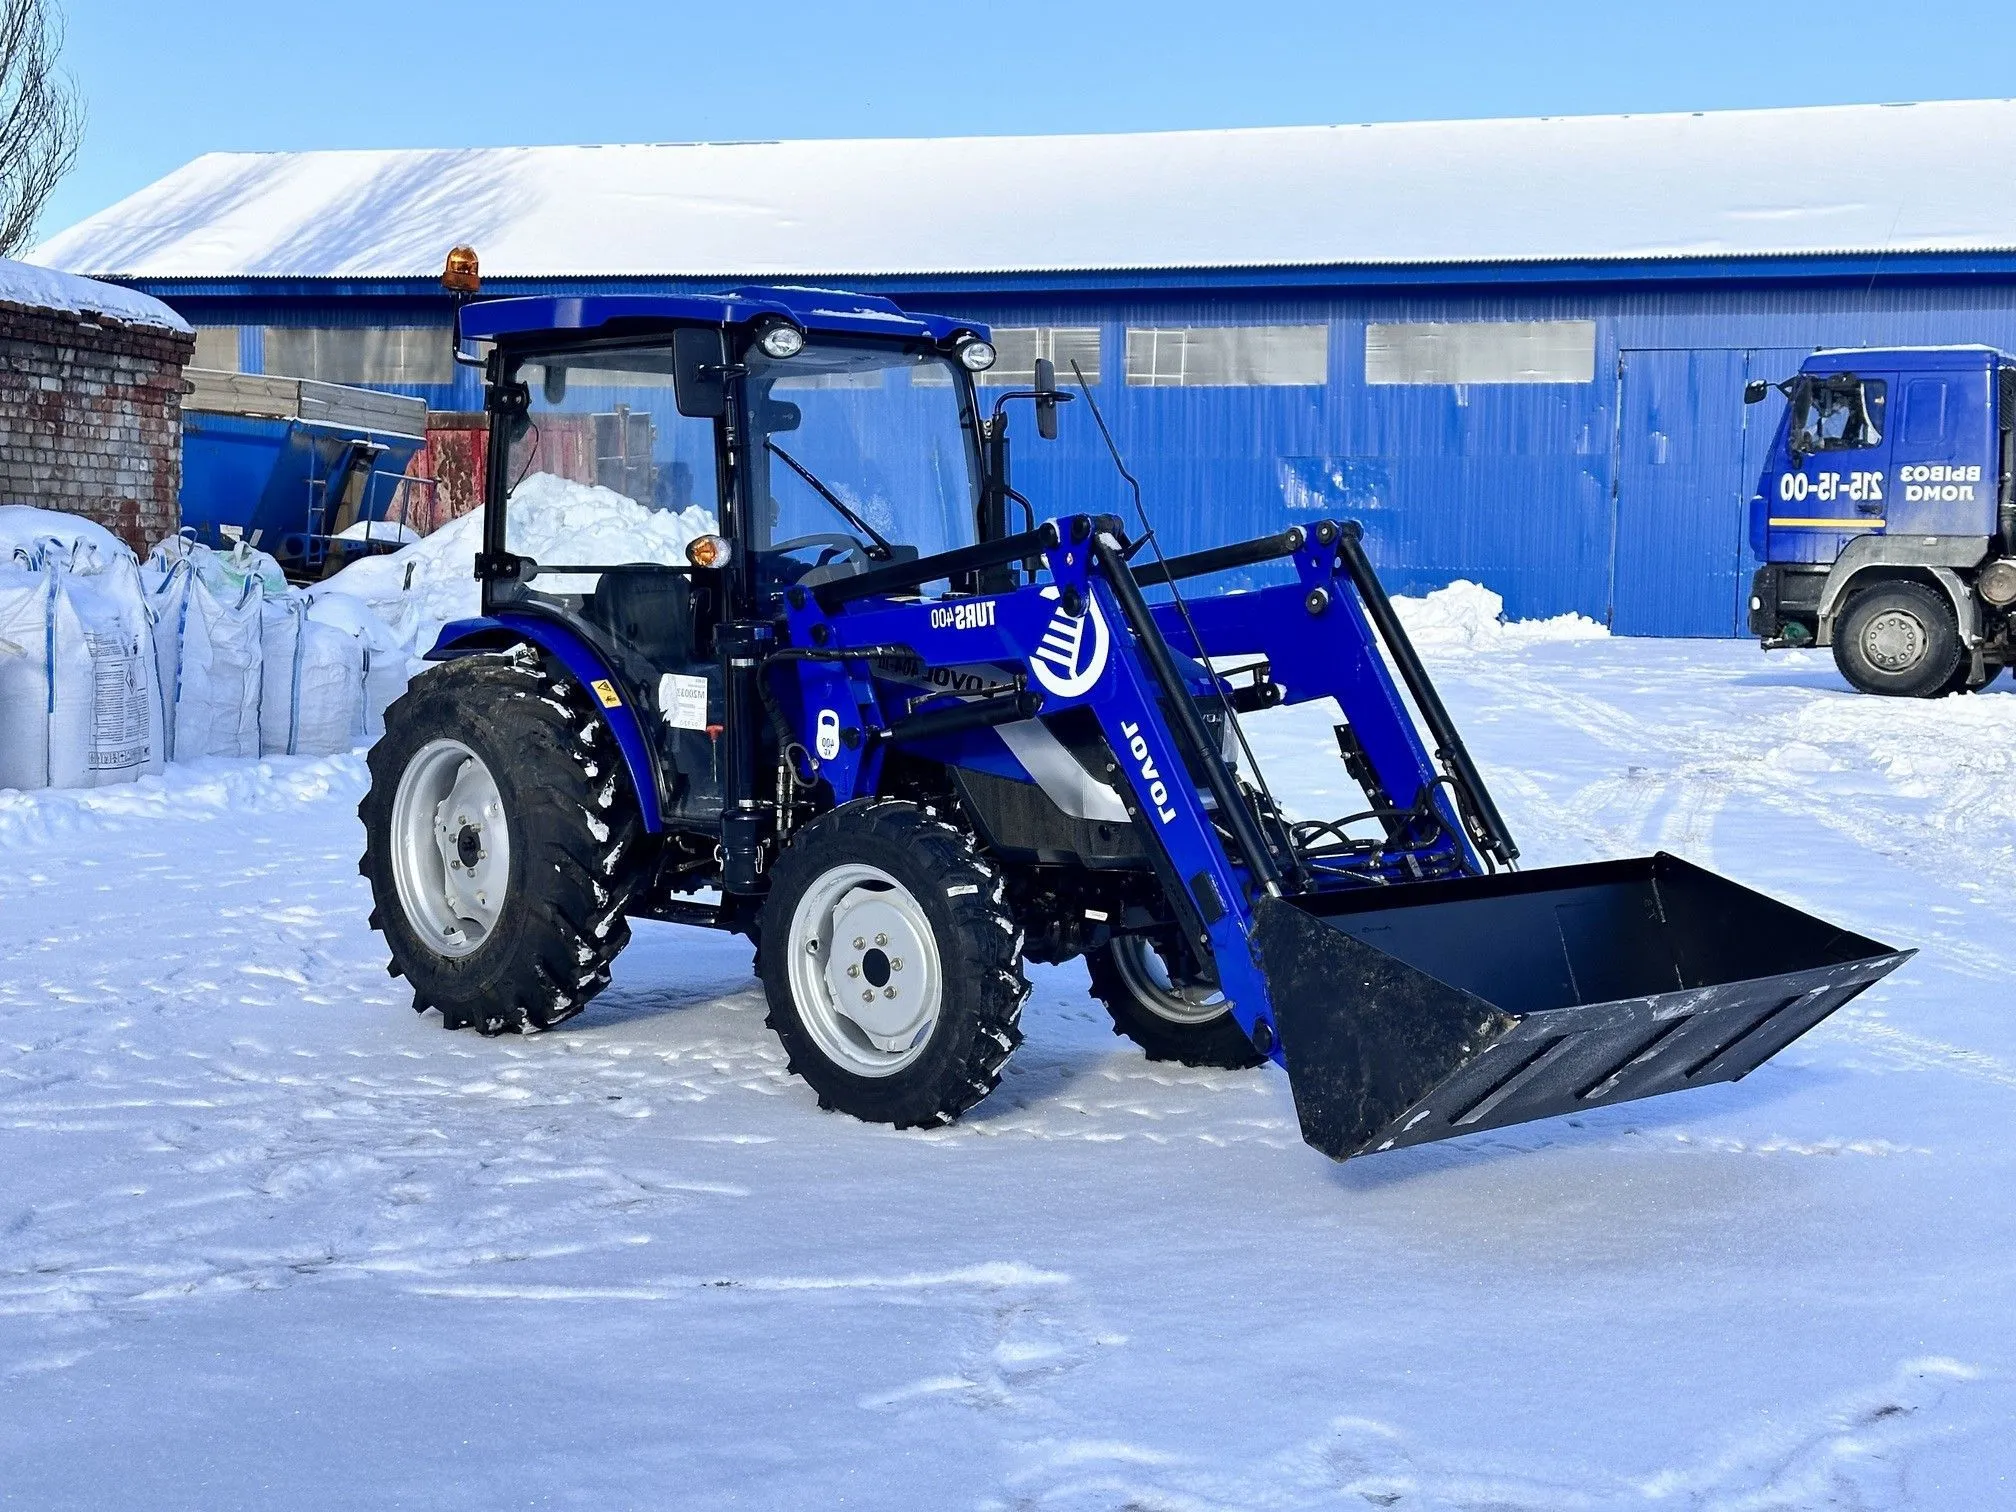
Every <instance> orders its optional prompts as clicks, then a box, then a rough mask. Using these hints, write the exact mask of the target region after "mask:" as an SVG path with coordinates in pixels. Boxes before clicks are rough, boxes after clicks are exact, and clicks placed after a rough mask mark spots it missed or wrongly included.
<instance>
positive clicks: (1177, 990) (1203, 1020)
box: [1112, 935, 1232, 1024]
mask: <svg viewBox="0 0 2016 1512" xmlns="http://www.w3.org/2000/svg"><path fill="white" fill-rule="evenodd" d="M1112 949H1113V964H1114V965H1115V966H1116V967H1118V968H1119V971H1120V979H1121V980H1122V981H1123V982H1125V983H1126V984H1127V990H1128V991H1130V992H1132V993H1133V994H1134V1000H1135V1001H1136V1002H1137V1003H1139V1004H1140V1005H1141V1006H1142V1007H1143V1008H1146V1009H1147V1010H1148V1011H1149V1012H1150V1013H1152V1014H1154V1015H1155V1016H1156V1017H1157V1018H1162V1019H1167V1020H1168V1021H1169V1022H1170V1023H1172V1024H1208V1023H1210V1022H1211V1021H1212V1020H1213V1019H1215V1018H1219V1017H1222V1016H1223V1015H1224V1014H1226V1013H1227V1012H1229V1011H1230V1010H1231V1007H1232V1005H1231V1004H1230V1003H1229V1002H1227V1001H1226V998H1225V994H1224V993H1223V992H1222V991H1221V990H1219V989H1218V988H1217V987H1216V986H1213V985H1212V984H1211V983H1209V982H1195V983H1189V984H1185V985H1178V984H1177V983H1176V981H1175V980H1174V979H1173V978H1172V976H1171V975H1170V972H1169V964H1168V962H1166V961H1164V960H1163V959H1162V952H1161V951H1159V950H1157V949H1156V948H1155V947H1154V945H1153V944H1152V943H1150V942H1149V941H1148V940H1147V939H1146V938H1144V937H1143V936H1141V935H1120V936H1117V937H1116V938H1115V939H1114V941H1113V947H1112Z"/></svg>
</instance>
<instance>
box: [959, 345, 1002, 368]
mask: <svg viewBox="0 0 2016 1512" xmlns="http://www.w3.org/2000/svg"><path fill="white" fill-rule="evenodd" d="M959 361H960V362H961V363H962V364H964V366H965V368H966V371H967V372H969V373H984V372H986V371H987V369H989V368H991V367H992V366H994V343H993V342H991V341H977V340H976V341H969V342H966V343H965V344H964V345H962V346H961V347H960V348H959Z"/></svg>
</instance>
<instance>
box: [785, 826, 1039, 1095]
mask: <svg viewBox="0 0 2016 1512" xmlns="http://www.w3.org/2000/svg"><path fill="white" fill-rule="evenodd" d="M1003 893H1004V889H1003V887H1002V882H1001V877H1000V875H999V873H997V872H996V871H994V870H993V868H991V867H990V866H988V865H987V863H986V862H985V861H983V860H982V859H981V858H980V856H979V854H978V853H977V852H976V851H975V850H974V849H973V846H972V843H971V842H970V841H968V840H967V838H966V837H965V836H964V835H963V834H961V833H960V832H959V831H958V830H956V829H954V828H953V827H952V826H950V825H948V824H945V823H943V822H942V821H940V820H937V819H934V818H932V817H931V816H929V815H927V814H926V813H925V812H924V811H923V810H922V809H920V808H919V807H917V805H915V804H913V803H902V802H897V801H893V800H886V799H868V800H864V801H861V802H857V803H849V804H845V805H843V806H841V807H840V808H837V809H835V810H833V811H832V812H831V813H829V814H825V815H822V816H821V817H820V818H818V819H816V820H814V821H813V822H812V823H810V824H808V825H806V826H805V828H803V829H801V830H800V831H798V833H797V834H796V835H794V836H793V837H792V840H791V843H790V845H789V846H787V847H786V848H785V850H784V853H783V855H782V856H781V857H780V858H779V859H778V861H777V865H776V868H775V870H774V871H773V872H772V873H771V879H770V896H769V898H768V899H767V901H766V902H765V904H764V908H763V916H762V920H761V927H760V929H759V930H758V935H759V939H760V941H761V943H760V945H759V947H758V951H757V970H758V973H759V974H760V975H761V976H762V978H763V991H764V995H765V996H766V997H767V998H768V999H769V1002H770V1017H769V1024H770V1027H771V1028H772V1029H773V1030H775V1031H776V1033H777V1037H778V1039H780V1040H781V1041H783V1044H784V1050H785V1054H786V1055H787V1056H788V1058H789V1063H790V1068H791V1070H792V1072H793V1073H794V1074H796V1075H798V1076H801V1077H803V1078H804V1079H805V1080H806V1081H807V1082H808V1083H809V1084H810V1085H811V1087H812V1090H813V1091H814V1092H815V1093H817V1094H818V1097H819V1106H820V1107H822V1108H829V1109H837V1110H839V1111H840V1112H842V1113H850V1114H852V1115H853V1116H854V1117H856V1118H859V1119H864V1120H866V1121H868V1122H870V1123H886V1124H894V1125H895V1126H896V1127H897V1128H899V1129H901V1128H928V1127H932V1126H935V1125H940V1124H948V1123H950V1122H952V1120H953V1119H955V1118H957V1117H958V1116H959V1115H960V1114H961V1113H963V1112H965V1111H966V1110H967V1109H968V1108H970V1107H972V1106H973V1104H975V1103H977V1102H978V1101H980V1099H981V1098H983V1097H985V1096H986V1095H987V1094H988V1093H989V1092H991V1091H993V1090H994V1087H995V1084H996V1083H997V1082H999V1081H1000V1079H1001V1068H1002V1066H1003V1065H1004V1064H1005V1063H1006V1062H1007V1059H1008V1056H1009V1054H1010V1052H1012V1051H1013V1050H1014V1049H1015V1047H1016V1046H1017V1045H1019V1044H1020V1043H1021V1042H1022V1030H1021V1028H1020V1019H1021V1016H1022V1000H1023V999H1024V998H1026V997H1027V996H1028V995H1029V984H1028V982H1027V980H1025V978H1024V977H1023V975H1022V937H1021V932H1020V931H1019V930H1018V929H1017V928H1016V927H1015V922H1014V920H1013V919H1012V918H1011V917H1010V916H1009V913H1008V909H1007V906H1006V904H1005V903H1004V902H1003Z"/></svg>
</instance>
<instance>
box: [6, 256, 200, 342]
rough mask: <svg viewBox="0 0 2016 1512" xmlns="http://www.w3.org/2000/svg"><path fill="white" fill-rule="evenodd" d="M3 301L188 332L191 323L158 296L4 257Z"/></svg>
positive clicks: (32, 307) (39, 308)
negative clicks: (150, 296) (155, 297)
mask: <svg viewBox="0 0 2016 1512" xmlns="http://www.w3.org/2000/svg"><path fill="white" fill-rule="evenodd" d="M0 304H11V305H24V306H26V307H28V308H30V309H35V310H59V311H61V312H63V313H64V314H66V315H93V316H97V317H99V318H101V319H105V320H117V321H122V322H124V323H125V324H127V325H138V326H156V327H159V328H160V329H162V330H164V331H187V330H188V329H189V323H188V322H187V321H185V320H184V319H183V318H182V317H181V316H180V315H177V314H176V313H175V312H174V311H173V310H171V309H169V308H168V306H166V305H165V304H163V303H161V301H160V300H158V299H152V298H149V297H148V296H147V295H145V294H136V293H134V292H133V290H131V289H122V288H119V287H118V286H117V285H114V284H105V283H98V282H96V281H95V280H92V279H89V278H79V277H78V276H77V275H76V274H75V273H59V272H57V271H56V270H55V269H54V268H38V267H35V266H33V265H32V264H29V263H24V262H15V261H13V260H12V259H11V258H5V257H0Z"/></svg>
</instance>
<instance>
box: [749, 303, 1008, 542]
mask: <svg viewBox="0 0 2016 1512" xmlns="http://www.w3.org/2000/svg"><path fill="white" fill-rule="evenodd" d="M743 360H744V361H745V362H746V363H747V365H748V369H749V380H748V394H749V404H750V424H751V430H752V435H751V437H750V442H749V463H748V465H749V474H750V496H751V498H753V499H754V500H755V501H756V503H755V509H754V518H753V519H752V520H751V521H750V534H751V537H752V544H753V545H754V546H755V548H756V549H757V550H758V551H759V552H772V553H774V552H778V551H780V550H784V551H789V552H791V553H792V554H793V555H794V556H797V557H799V558H800V559H801V560H803V561H805V562H806V563H807V564H810V563H813V562H817V561H819V560H821V559H827V560H837V559H839V558H842V557H851V558H853V559H854V560H857V561H859V560H861V559H863V558H878V557H881V556H883V555H884V554H885V547H886V546H888V545H890V544H893V545H894V546H896V547H898V548H914V549H915V550H916V551H917V552H918V553H919V554H921V555H925V556H929V555H931V554H932V553H934V552H940V551H949V550H951V549H952V548H953V547H955V546H966V545H970V544H972V542H973V541H975V540H976V539H977V538H978V511H977V506H978V501H979V495H978V489H977V487H976V478H975V465H974V462H975V453H974V447H973V445H972V442H971V440H970V438H969V433H968V431H967V429H966V426H965V417H964V415H963V414H962V407H961V402H960V396H961V394H962V392H963V388H962V385H961V384H960V383H959V381H958V378H957V375H955V373H954V371H953V369H952V366H951V364H950V362H949V361H948V360H947V359H946V358H945V357H943V356H940V355H938V354H937V353H933V352H916V351H907V350H904V349H902V348H897V347H890V346H868V345H856V344H846V343H841V342H836V341H817V340H815V341H811V342H808V343H806V345H805V347H804V349H803V350H802V351H800V352H799V353H797V354H796V355H795V356H792V357H785V358H776V357H770V356H767V355H765V354H764V353H763V352H762V350H761V349H760V348H752V349H751V350H750V352H749V354H748V355H747V356H746V357H745V358H744V359H743ZM801 540H803V541H805V542H806V544H805V545H804V546H802V547H799V546H793V545H792V543H793V542H796V541H801ZM850 542H852V543H854V544H853V545H852V546H850V545H849V543H850ZM857 552H858V555H857V554H856V553H857ZM901 554H902V555H905V556H907V555H908V554H909V552H908V551H907V550H905V551H903V552H902V553H901Z"/></svg>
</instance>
